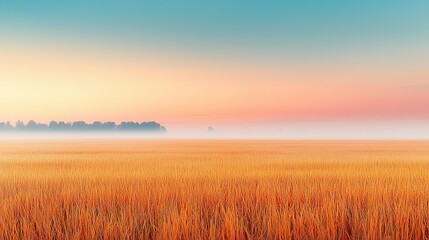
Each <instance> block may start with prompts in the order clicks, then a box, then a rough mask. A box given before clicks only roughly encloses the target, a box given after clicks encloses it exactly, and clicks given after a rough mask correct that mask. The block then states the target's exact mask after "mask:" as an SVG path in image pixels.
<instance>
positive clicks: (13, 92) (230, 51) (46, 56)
mask: <svg viewBox="0 0 429 240" xmlns="http://www.w3.org/2000/svg"><path fill="white" fill-rule="evenodd" d="M428 12H429V2H428V1H414V0H410V1H399V0H379V1H370V0H362V1H340V0H336V1H334V0H326V1H316V0H313V1H310V0H300V1H256V0H248V1H242V0H237V1H226V0H220V1H202V0H200V1H192V0H190V1H111V0H105V1H96V0H95V1H83V0H75V1H68V0H64V1H47V0H41V1H24V0H22V1H2V2H0V122H2V121H11V122H15V121H17V120H23V121H28V120H31V119H32V120H36V121H38V122H49V121H51V120H64V121H77V120H85V121H88V122H92V121H96V120H97V121H116V122H121V121H152V120H153V121H157V122H160V123H162V124H163V125H165V126H166V127H167V129H168V130H169V132H170V133H172V134H177V135H180V134H184V135H186V134H191V133H192V134H194V133H203V132H204V133H205V132H206V131H207V128H208V126H212V127H213V128H214V129H215V131H216V132H218V133H234V134H242V135H243V136H271V135H272V136H277V137H286V138H288V137H290V138H323V137H337V138H347V137H349V138H366V137H367V138H377V137H378V138H429V107H428V106H429V71H428V66H429V14H427V13H428Z"/></svg>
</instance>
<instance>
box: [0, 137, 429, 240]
mask: <svg viewBox="0 0 429 240" xmlns="http://www.w3.org/2000/svg"><path fill="white" fill-rule="evenodd" d="M0 239H429V143H427V142H285V141H121V142H119V141H117V142H115V141H98V142H97V141H90V142H77V141H74V142H52V141H50V142H49V141H48V142H1V143H0Z"/></svg>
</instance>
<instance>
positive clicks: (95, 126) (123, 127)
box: [0, 120, 166, 132]
mask: <svg viewBox="0 0 429 240" xmlns="http://www.w3.org/2000/svg"><path fill="white" fill-rule="evenodd" d="M0 131H144V132H166V129H165V127H164V126H162V125H161V124H159V123H157V122H153V121H152V122H141V123H139V122H121V123H120V124H116V123H115V122H99V121H95V122H93V123H86V122H84V121H77V122H62V121H61V122H56V121H51V122H50V123H49V124H44V123H37V122H35V121H33V120H30V121H29V122H28V123H27V124H25V123H24V122H22V121H18V122H16V124H15V125H12V124H11V123H10V122H0Z"/></svg>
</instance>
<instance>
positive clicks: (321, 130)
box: [0, 121, 429, 140]
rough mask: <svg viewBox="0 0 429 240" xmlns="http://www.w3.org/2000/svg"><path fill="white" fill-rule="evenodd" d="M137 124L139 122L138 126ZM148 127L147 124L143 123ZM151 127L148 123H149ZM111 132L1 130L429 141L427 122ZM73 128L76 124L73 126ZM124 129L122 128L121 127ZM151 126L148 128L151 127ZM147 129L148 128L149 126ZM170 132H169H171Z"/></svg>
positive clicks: (21, 136)
mask: <svg viewBox="0 0 429 240" xmlns="http://www.w3.org/2000/svg"><path fill="white" fill-rule="evenodd" d="M134 124H135V123H134ZM143 125H145V124H143ZM146 125H147V124H146ZM149 125H150V126H153V128H149V129H145V128H142V127H141V126H142V125H141V124H140V125H139V126H140V127H137V125H135V128H132V127H129V128H126V129H121V128H118V127H116V128H115V129H110V130H106V129H105V130H102V129H98V130H88V129H84V130H82V129H77V128H76V129H73V130H71V129H68V130H56V131H48V130H43V131H35V130H24V129H21V130H9V131H7V130H1V131H0V140H8V139H12V140H37V139H100V140H103V139H149V140H150V139H154V140H156V139H183V140H186V139H214V140H216V139H279V140H281V139H285V140H288V139H290V140H325V139H326V140H330V139H332V140H429V124H428V123H426V122H424V121H378V122H375V121H371V122H364V121H361V122H358V121H324V122H321V121H295V122H292V121H290V122H260V123H252V124H250V123H249V124H244V123H241V124H216V125H215V124H213V125H195V126H188V127H183V126H177V125H175V124H173V123H165V127H164V126H163V125H164V124H163V125H161V124H156V123H151V124H149ZM72 126H73V124H72ZM119 126H120V125H119ZM147 126H148V125H147ZM147 126H146V127H147ZM167 129H168V131H167Z"/></svg>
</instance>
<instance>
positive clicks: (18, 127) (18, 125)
mask: <svg viewBox="0 0 429 240" xmlns="http://www.w3.org/2000/svg"><path fill="white" fill-rule="evenodd" d="M24 127H25V124H24V122H23V121H21V120H18V122H16V124H15V128H16V129H22V128H24Z"/></svg>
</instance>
